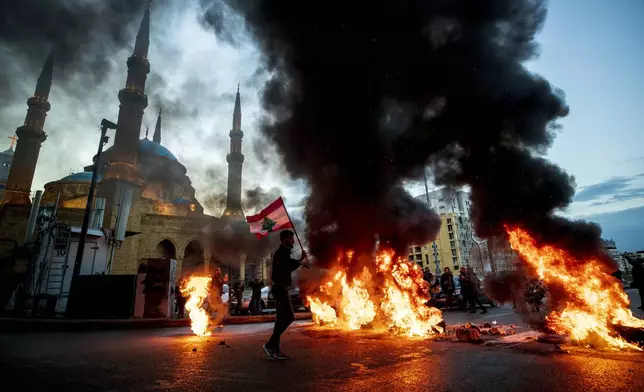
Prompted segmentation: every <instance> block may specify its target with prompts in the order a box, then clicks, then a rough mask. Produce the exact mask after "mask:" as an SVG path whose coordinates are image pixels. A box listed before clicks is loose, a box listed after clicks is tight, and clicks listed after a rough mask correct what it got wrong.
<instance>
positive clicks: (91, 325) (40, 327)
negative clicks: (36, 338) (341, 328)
mask: <svg viewBox="0 0 644 392" xmlns="http://www.w3.org/2000/svg"><path fill="white" fill-rule="evenodd" d="M275 318H276V316H275V315H274V314H269V315H264V316H229V317H228V318H227V319H226V320H225V322H224V323H225V324H226V325H240V324H258V323H268V322H274V321H275ZM310 318H311V313H308V312H307V313H296V314H295V320H307V319H310ZM189 326H190V319H187V318H186V319H181V320H177V319H165V318H164V319H117V320H115V319H109V320H96V319H93V320H69V319H28V318H0V333H34V332H35V333H42V332H81V331H105V330H134V329H159V328H179V327H189Z"/></svg>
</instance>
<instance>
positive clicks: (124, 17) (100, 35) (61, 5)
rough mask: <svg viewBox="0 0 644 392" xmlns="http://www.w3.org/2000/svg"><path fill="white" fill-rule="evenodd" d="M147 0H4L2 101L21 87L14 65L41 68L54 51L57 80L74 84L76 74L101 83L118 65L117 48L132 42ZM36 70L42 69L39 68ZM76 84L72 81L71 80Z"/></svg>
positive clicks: (0, 50) (0, 27)
mask: <svg viewBox="0 0 644 392" xmlns="http://www.w3.org/2000/svg"><path fill="white" fill-rule="evenodd" d="M147 3H148V2H147V1H127V0H108V1H98V0H86V1H77V0H59V1H41V0H25V1H15V0H2V1H1V2H0V14H1V15H2V21H0V53H2V55H0V58H1V59H3V60H0V64H2V65H6V66H3V67H0V91H2V94H1V95H0V102H6V101H8V100H10V99H12V98H13V93H14V89H15V88H17V85H16V81H15V74H16V73H15V72H12V71H13V70H14V67H13V66H11V64H10V63H9V62H10V61H13V62H15V60H16V58H20V59H21V60H23V61H24V63H25V64H28V65H29V66H31V67H33V68H34V70H35V71H36V72H38V71H39V70H40V67H42V64H44V59H45V57H47V54H48V53H49V51H50V50H54V52H55V56H56V58H55V65H56V68H57V71H58V72H56V80H57V82H58V83H59V84H60V85H63V86H64V85H67V82H70V83H69V86H70V87H72V86H73V85H75V84H77V83H78V79H76V78H77V76H78V74H82V75H83V76H84V77H88V80H86V82H87V83H94V84H96V83H100V82H101V81H102V80H103V78H105V77H106V76H107V75H108V74H109V73H110V71H111V70H112V67H113V65H114V57H113V56H114V53H115V51H116V50H117V49H121V48H123V47H126V46H129V45H132V44H133V40H132V37H133V34H136V28H137V27H138V24H139V23H140V22H141V16H142V15H143V10H144V9H145V7H146V6H147ZM36 75H37V73H36ZM74 81H75V82H76V83H71V82H74Z"/></svg>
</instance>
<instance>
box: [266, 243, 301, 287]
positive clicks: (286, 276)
mask: <svg viewBox="0 0 644 392" xmlns="http://www.w3.org/2000/svg"><path fill="white" fill-rule="evenodd" d="M299 266H300V261H299V260H295V259H292V258H291V249H290V248H288V247H286V246H284V245H280V247H279V249H277V251H276V252H275V254H274V255H273V272H272V274H271V280H272V281H273V285H274V286H275V285H279V286H283V287H287V286H290V285H291V283H292V281H291V273H292V272H293V271H295V270H296V269H297V268H298V267H299Z"/></svg>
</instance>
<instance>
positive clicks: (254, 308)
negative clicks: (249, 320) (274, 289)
mask: <svg viewBox="0 0 644 392" xmlns="http://www.w3.org/2000/svg"><path fill="white" fill-rule="evenodd" d="M261 302H262V297H252V298H251V299H250V306H249V310H250V312H251V313H252V314H259V313H261V309H260V304H261Z"/></svg>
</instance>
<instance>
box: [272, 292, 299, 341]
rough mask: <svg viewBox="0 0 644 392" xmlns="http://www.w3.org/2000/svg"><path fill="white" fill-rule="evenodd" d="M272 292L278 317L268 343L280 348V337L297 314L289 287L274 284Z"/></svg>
mask: <svg viewBox="0 0 644 392" xmlns="http://www.w3.org/2000/svg"><path fill="white" fill-rule="evenodd" d="M271 292H272V293H273V298H275V307H276V308H277V317H276V319H275V327H274V328H273V334H272V335H271V338H270V339H269V340H268V343H266V345H267V346H268V347H269V348H271V349H273V350H279V348H280V337H281V336H282V334H283V333H284V331H286V328H288V326H289V325H291V323H292V322H293V320H295V314H294V313H293V305H292V304H291V297H290V296H289V294H288V289H287V288H286V287H284V286H273V288H272V290H271Z"/></svg>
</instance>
